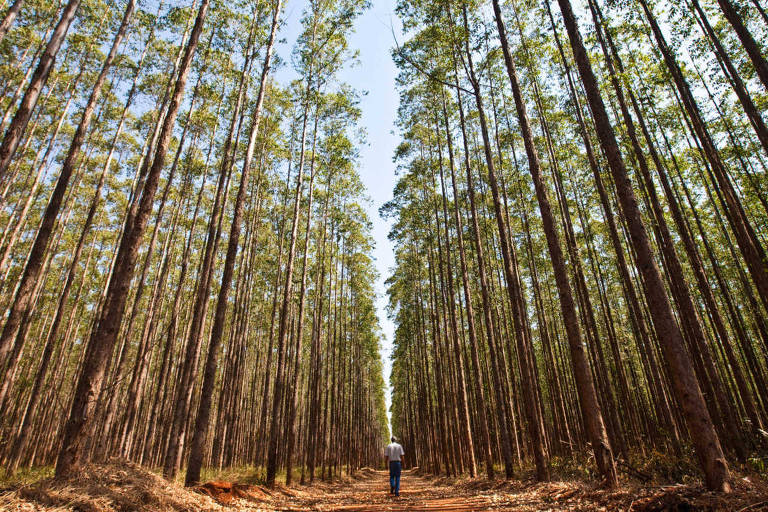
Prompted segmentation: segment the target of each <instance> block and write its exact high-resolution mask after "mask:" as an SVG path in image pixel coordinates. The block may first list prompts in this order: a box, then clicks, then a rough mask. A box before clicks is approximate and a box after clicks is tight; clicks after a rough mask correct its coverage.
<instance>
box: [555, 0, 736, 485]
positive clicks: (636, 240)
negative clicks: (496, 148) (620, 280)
mask: <svg viewBox="0 0 768 512" xmlns="http://www.w3.org/2000/svg"><path fill="white" fill-rule="evenodd" d="M558 3H559V4H560V10H561V12H562V14H563V19H564V21H565V27H566V30H567V31H568V38H569V39H570V41H571V47H572V49H573V54H574V58H575V60H576V65H577V67H578V68H579V73H580V74H581V79H582V82H583V83H584V88H585V91H586V94H587V99H588V102H589V105H590V108H591V109H592V115H593V117H594V120H595V127H596V130H597V134H598V137H599V139H600V144H601V146H602V148H603V152H604V153H605V155H606V158H607V160H608V164H609V166H610V168H611V172H612V174H613V180H614V183H615V186H616V190H617V193H618V196H619V202H620V204H621V206H622V210H623V212H624V217H625V218H626V220H627V223H628V225H629V234H630V238H631V241H632V245H633V247H634V249H635V251H636V254H637V259H638V263H639V265H640V270H641V273H642V275H643V282H644V286H645V290H646V295H647V296H648V302H649V308H650V310H651V315H652V319H653V322H654V326H655V328H656V332H657V335H658V337H659V341H660V342H661V346H662V350H663V353H664V357H665V358H666V361H667V364H668V365H669V367H670V370H671V374H672V381H673V387H674V390H675V394H676V395H677V399H678V401H679V403H680V405H681V406H682V407H683V414H684V416H685V419H686V422H687V423H688V426H689V430H690V432H691V436H692V438H693V441H694V444H695V446H696V450H697V454H698V456H699V459H700V461H701V465H702V468H703V469H704V474H705V476H706V483H707V487H709V488H710V489H713V490H721V491H728V490H729V489H730V484H729V482H728V480H729V479H730V476H729V471H728V465H727V463H726V461H725V457H724V455H723V451H722V448H721V447H720V441H719V439H718V437H717V433H716V432H715V429H714V426H713V425H712V420H711V419H710V417H709V413H708V411H707V408H706V404H705V403H704V397H703V396H702V394H701V389H700V388H699V384H698V381H697V380H696V376H695V374H694V373H693V370H692V365H691V361H690V356H689V355H688V353H687V351H686V350H685V345H684V342H683V337H682V334H681V332H680V329H679V328H678V326H677V324H676V323H675V319H674V315H673V313H672V306H671V304H670V302H669V298H668V296H667V293H666V290H665V288H664V282H663V280H662V277H661V273H660V272H659V268H658V267H657V266H656V262H655V261H654V258H653V253H652V251H651V246H650V241H649V240H648V233H647V232H646V229H645V225H644V223H643V220H642V217H641V213H640V210H639V208H638V204H637V199H636V197H635V193H634V190H633V188H632V184H631V182H630V181H629V176H628V174H627V169H626V167H625V165H624V160H623V158H622V156H621V153H620V151H619V146H618V143H617V142H616V135H615V133H614V131H613V127H612V126H611V123H610V120H609V118H608V112H607V111H606V108H605V104H604V103H603V99H602V96H601V94H600V89H599V86H598V83H597V78H596V77H595V74H594V72H593V70H592V65H591V63H590V60H589V56H588V55H587V51H586V48H585V47H584V43H583V42H582V40H581V34H580V33H579V29H578V26H577V22H576V17H575V16H574V14H573V9H572V7H571V3H570V0H558Z"/></svg>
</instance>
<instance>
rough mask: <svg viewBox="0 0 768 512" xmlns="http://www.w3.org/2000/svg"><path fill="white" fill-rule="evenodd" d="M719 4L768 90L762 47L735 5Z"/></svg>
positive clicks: (725, 0)
mask: <svg viewBox="0 0 768 512" xmlns="http://www.w3.org/2000/svg"><path fill="white" fill-rule="evenodd" d="M717 3H718V4H719V5H720V9H722V11H723V14H724V15H725V19H727V20H728V23H730V24H731V26H732V27H733V30H734V31H735V32H736V35H737V36H738V38H739V41H741V44H742V45H743V46H744V49H745V50H746V51H747V55H749V59H750V60H751V61H752V65H753V66H754V67H755V71H756V72H757V76H758V77H759V78H760V81H761V82H763V86H765V88H766V89H768V61H766V59H765V57H764V56H763V53H762V50H761V48H760V45H759V44H758V43H757V41H755V38H754V37H752V33H751V32H750V31H749V29H748V28H747V26H746V25H745V24H744V20H742V19H741V15H740V14H739V11H738V10H737V9H736V6H735V5H733V2H731V0H717Z"/></svg>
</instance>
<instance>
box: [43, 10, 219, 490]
mask: <svg viewBox="0 0 768 512" xmlns="http://www.w3.org/2000/svg"><path fill="white" fill-rule="evenodd" d="M73 1H75V0H73ZM208 4H209V0H202V2H201V3H200V8H199V10H198V13H197V18H196V19H195V25H194V27H193V29H192V32H191V33H190V36H189V40H188V42H187V45H186V48H185V50H184V57H183V58H182V64H181V67H180V70H179V76H178V78H177V80H176V84H175V86H174V91H173V95H172V97H171V102H170V105H169V107H168V114H167V115H166V117H165V120H164V121H163V127H162V130H161V134H160V137H159V139H158V144H157V150H156V151H155V156H154V159H153V161H152V165H151V166H149V159H147V160H146V161H145V164H144V165H145V166H147V167H148V173H147V179H146V182H145V184H144V187H143V190H142V194H141V200H140V203H139V208H138V211H137V215H136V218H135V220H134V222H133V224H132V225H131V226H127V228H128V229H126V231H125V232H124V233H123V236H122V238H121V240H120V247H119V249H118V252H117V257H116V260H115V270H114V272H113V273H112V277H111V279H110V283H109V286H108V289H107V295H106V298H105V305H104V310H103V313H102V315H101V318H100V319H99V321H98V324H97V326H96V329H94V331H93V332H92V334H91V336H90V339H89V341H88V345H87V347H86V349H85V359H84V361H83V371H82V373H81V374H80V377H79V378H78V382H77V386H76V389H75V393H74V400H73V402H72V408H71V410H70V413H69V419H68V420H67V422H66V425H65V427H64V435H63V441H62V445H61V449H60V451H59V455H58V458H57V461H56V475H57V476H59V477H63V476H66V475H70V474H72V473H73V472H75V471H77V469H78V468H79V466H80V464H81V462H82V461H81V459H82V456H83V450H84V447H85V441H86V440H87V437H88V436H89V435H90V431H89V430H90V423H91V420H92V419H93V414H94V409H95V406H96V403H95V398H96V396H97V395H98V394H99V392H100V390H101V386H102V382H103V379H104V373H105V372H106V363H107V359H108V358H109V355H110V353H111V352H112V349H113V348H114V345H115V342H116V341H117V334H118V330H119V328H120V321H121V319H122V317H123V313H124V311H125V303H126V300H127V299H128V287H129V285H130V282H131V279H132V277H133V273H134V267H135V263H136V257H137V255H138V250H139V245H140V244H141V238H142V236H141V235H143V233H144V230H145V228H146V225H147V221H148V220H149V215H150V213H151V210H152V203H153V199H154V195H155V191H156V190H157V184H158V181H159V178H160V172H161V171H162V169H163V164H164V163H165V155H166V152H167V151H168V144H169V143H170V141H171V135H172V134H173V127H174V124H175V123H176V115H177V114H178V111H179V106H180V105H181V100H182V96H183V94H184V87H185V85H186V81H187V77H188V76H189V71H190V68H191V64H192V58H193V57H194V54H195V49H196V48H197V43H198V41H199V39H200V34H201V33H202V31H203V22H204V21H205V16H206V14H207V11H208Z"/></svg>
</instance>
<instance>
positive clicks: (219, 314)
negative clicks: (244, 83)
mask: <svg viewBox="0 0 768 512" xmlns="http://www.w3.org/2000/svg"><path fill="white" fill-rule="evenodd" d="M280 5H281V0H276V2H275V7H274V11H273V14H272V25H271V29H270V33H269V40H268V42H267V47H266V50H265V55H264V65H263V68H262V70H261V80H260V82H259V92H258V95H257V97H256V106H255V107H254V111H253V118H252V121H251V123H252V124H251V133H250V136H249V138H248V148H247V149H246V153H245V161H244V162H243V171H242V173H241V175H240V187H239V189H238V191H237V198H236V199H235V205H234V208H235V210H234V216H233V217H232V225H231V226H230V231H229V241H228V245H227V255H226V259H225V260H224V273H223V274H222V278H221V287H220V288H219V298H218V302H217V303H216V312H215V315H214V320H213V327H212V329H211V339H210V342H209V345H208V357H207V358H206V361H205V371H204V373H203V385H202V388H201V389H200V404H199V405H198V411H197V419H196V421H195V430H194V433H193V437H192V443H191V445H190V451H189V463H188V465H187V475H186V477H185V479H184V483H185V485H187V486H190V485H194V484H196V483H198V481H199V480H200V471H201V469H202V465H203V454H204V450H205V446H204V445H205V440H206V436H207V434H208V423H209V422H210V417H211V407H212V399H213V390H214V386H215V384H216V365H217V361H218V357H219V346H220V345H221V339H222V336H223V334H224V323H225V321H226V316H227V305H228V304H227V301H228V300H229V289H230V287H231V285H232V276H233V274H234V270H235V259H236V258H237V251H238V247H239V243H240V229H241V224H242V218H243V208H244V207H245V196H246V194H247V192H248V180H249V179H250V171H251V162H252V160H253V152H254V149H255V147H256V137H257V136H258V134H259V123H260V122H261V109H262V106H263V105H264V97H265V95H266V89H267V78H268V77H269V71H270V69H271V63H272V50H273V48H274V43H275V36H276V34H277V25H278V21H279V18H280Z"/></svg>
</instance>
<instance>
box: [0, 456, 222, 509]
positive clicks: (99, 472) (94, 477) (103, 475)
mask: <svg viewBox="0 0 768 512" xmlns="http://www.w3.org/2000/svg"><path fill="white" fill-rule="evenodd" d="M0 510H14V511H16V510H18V511H31V510H35V511H46V512H53V511H79V512H122V511H129V510H142V511H148V512H152V511H158V512H159V511H179V512H181V511H193V510H211V511H214V510H223V509H222V507H221V506H220V505H219V504H218V503H216V502H215V501H214V500H212V499H211V498H210V497H208V496H204V495H202V494H199V493H197V492H194V491H192V490H190V489H186V488H184V487H182V486H180V485H177V484H172V483H169V482H167V481H166V480H164V479H163V478H162V477H160V476H158V475H156V474H155V473H152V472H151V471H149V470H147V469H144V468H142V467H140V466H138V465H136V464H133V463H131V462H127V461H124V460H112V461H110V462H109V463H107V464H91V465H88V466H86V467H84V468H83V470H82V471H81V472H80V473H78V474H77V475H75V476H73V477H71V478H67V479H55V478H48V479H44V480H41V481H39V482H37V483H35V484H32V485H24V486H21V487H19V488H18V489H15V490H12V491H7V492H5V493H3V494H0Z"/></svg>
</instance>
